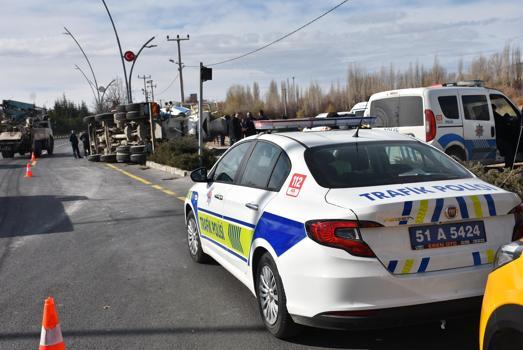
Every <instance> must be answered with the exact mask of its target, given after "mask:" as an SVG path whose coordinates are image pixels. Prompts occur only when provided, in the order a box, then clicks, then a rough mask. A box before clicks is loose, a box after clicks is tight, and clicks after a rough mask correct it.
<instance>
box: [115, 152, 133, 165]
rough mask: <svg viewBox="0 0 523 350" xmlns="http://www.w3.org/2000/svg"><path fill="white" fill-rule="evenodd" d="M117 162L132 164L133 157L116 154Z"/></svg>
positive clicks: (126, 154) (127, 154)
mask: <svg viewBox="0 0 523 350" xmlns="http://www.w3.org/2000/svg"><path fill="white" fill-rule="evenodd" d="M116 161H117V162H118V163H130V162H131V156H130V155H129V153H119V152H116Z"/></svg>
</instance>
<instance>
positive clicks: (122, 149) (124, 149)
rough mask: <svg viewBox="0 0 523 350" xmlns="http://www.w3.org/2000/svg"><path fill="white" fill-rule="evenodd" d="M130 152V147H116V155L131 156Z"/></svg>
mask: <svg viewBox="0 0 523 350" xmlns="http://www.w3.org/2000/svg"><path fill="white" fill-rule="evenodd" d="M130 150H131V147H129V146H127V145H121V146H118V147H116V153H126V154H129V152H130Z"/></svg>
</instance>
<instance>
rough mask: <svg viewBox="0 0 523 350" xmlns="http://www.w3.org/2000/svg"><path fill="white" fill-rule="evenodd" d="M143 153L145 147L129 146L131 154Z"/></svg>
mask: <svg viewBox="0 0 523 350" xmlns="http://www.w3.org/2000/svg"><path fill="white" fill-rule="evenodd" d="M144 152H145V146H143V145H140V146H131V154H139V153H144Z"/></svg>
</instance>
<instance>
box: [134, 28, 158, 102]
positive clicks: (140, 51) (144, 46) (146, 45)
mask: <svg viewBox="0 0 523 350" xmlns="http://www.w3.org/2000/svg"><path fill="white" fill-rule="evenodd" d="M154 38H155V37H154V36H153V37H152V38H151V39H149V40H147V41H146V42H145V44H143V45H142V47H141V48H140V50H138V53H137V54H136V56H135V57H134V60H133V64H132V65H131V69H130V71H129V103H133V90H132V86H131V81H132V77H133V69H134V64H135V63H136V60H137V59H138V56H140V53H142V50H143V49H145V48H147V49H150V48H153V47H156V45H149V43H150V42H151V41H153V40H154Z"/></svg>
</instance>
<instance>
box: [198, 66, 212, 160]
mask: <svg viewBox="0 0 523 350" xmlns="http://www.w3.org/2000/svg"><path fill="white" fill-rule="evenodd" d="M207 80H212V68H207V67H205V66H204V65H203V62H200V98H199V99H198V158H199V159H200V166H203V160H202V146H203V136H202V131H203V82H204V81H207Z"/></svg>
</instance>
